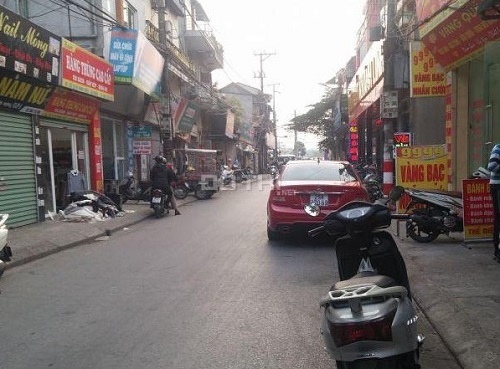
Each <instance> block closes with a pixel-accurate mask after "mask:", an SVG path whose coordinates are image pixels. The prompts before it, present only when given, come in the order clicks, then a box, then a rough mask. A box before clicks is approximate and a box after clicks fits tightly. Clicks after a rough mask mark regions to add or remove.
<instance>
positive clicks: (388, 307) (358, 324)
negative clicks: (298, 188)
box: [304, 186, 424, 369]
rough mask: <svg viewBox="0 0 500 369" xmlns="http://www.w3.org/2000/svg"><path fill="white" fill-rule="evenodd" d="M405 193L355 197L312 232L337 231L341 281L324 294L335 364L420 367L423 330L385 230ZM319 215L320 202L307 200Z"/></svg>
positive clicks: (346, 368) (327, 338) (324, 330)
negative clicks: (367, 199)
mask: <svg viewBox="0 0 500 369" xmlns="http://www.w3.org/2000/svg"><path fill="white" fill-rule="evenodd" d="M403 193H404V189H403V188H402V187H399V186H397V187H394V188H393V189H392V190H391V192H390V194H389V196H388V198H384V199H380V200H378V201H376V202H375V203H369V202H364V201H352V202H350V203H348V204H345V205H344V206H342V207H341V208H339V209H338V210H336V211H333V212H331V213H330V214H328V215H327V216H326V218H325V220H324V222H323V225H322V226H320V227H318V228H315V229H313V230H311V231H309V235H310V236H315V235H318V234H320V233H323V232H326V233H327V234H328V235H331V236H335V237H336V241H335V252H336V255H337V266H338V272H339V276H340V281H338V282H336V283H335V284H334V285H333V286H332V287H331V288H330V290H329V291H328V294H327V295H326V296H325V297H324V298H323V299H322V300H321V302H320V306H321V307H322V308H323V309H324V313H323V318H322V323H321V334H322V338H323V342H324V343H325V346H326V350H327V351H328V353H329V354H330V356H331V357H332V358H333V359H334V360H335V361H336V364H337V368H339V369H351V368H415V369H416V368H420V365H419V351H420V347H421V345H422V344H423V341H424V336H423V335H421V334H418V333H417V324H416V323H417V319H418V317H417V314H416V311H415V308H414V306H413V302H412V297H411V291H410V284H409V280H408V274H407V271H406V265H405V262H404V260H403V257H402V256H401V253H400V252H399V250H398V248H397V244H396V242H395V241H394V239H393V237H392V235H391V234H390V233H389V232H387V231H385V230H383V229H384V228H387V227H389V226H390V224H391V220H392V219H399V217H400V214H394V213H391V210H390V208H389V204H390V203H395V202H396V201H397V199H399V198H400V197H401V195H402V194H403ZM304 210H305V211H306V212H307V213H308V214H310V215H311V216H317V215H319V213H320V208H319V207H318V206H317V205H315V204H306V205H305V206H304Z"/></svg>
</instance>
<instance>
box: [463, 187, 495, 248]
mask: <svg viewBox="0 0 500 369" xmlns="http://www.w3.org/2000/svg"><path fill="white" fill-rule="evenodd" d="M462 198H463V202H464V241H472V240H484V239H492V238H493V222H494V215H493V203H492V200H491V194H490V184H489V179H479V178H478V179H464V180H462Z"/></svg>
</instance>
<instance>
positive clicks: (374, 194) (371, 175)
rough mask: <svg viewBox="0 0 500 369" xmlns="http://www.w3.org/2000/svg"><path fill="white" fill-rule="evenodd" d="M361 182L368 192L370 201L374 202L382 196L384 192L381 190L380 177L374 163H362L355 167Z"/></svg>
mask: <svg viewBox="0 0 500 369" xmlns="http://www.w3.org/2000/svg"><path fill="white" fill-rule="evenodd" d="M356 170H357V171H358V173H359V175H360V177H361V179H362V183H363V185H364V187H365V188H366V191H367V192H368V196H369V198H370V201H371V202H375V201H377V200H378V199H381V198H383V197H384V192H383V191H382V178H381V176H380V173H379V171H378V169H377V166H376V165H375V164H371V165H363V164H360V165H359V166H357V167H356Z"/></svg>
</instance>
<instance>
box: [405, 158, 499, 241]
mask: <svg viewBox="0 0 500 369" xmlns="http://www.w3.org/2000/svg"><path fill="white" fill-rule="evenodd" d="M489 176H490V173H489V171H488V170H487V169H485V168H483V167H479V168H478V170H477V171H475V172H474V173H472V176H471V178H482V179H486V178H489ZM405 192H406V193H407V194H408V196H409V197H410V203H409V204H408V205H407V206H406V210H405V213H406V214H408V219H407V220H406V234H407V235H408V236H409V237H410V238H412V239H413V240H415V241H417V242H422V243H427V242H432V241H434V240H435V239H436V238H438V236H439V235H441V234H445V235H449V234H450V233H451V232H463V230H464V220H463V214H464V211H463V207H464V206H463V199H462V193H461V192H458V191H439V190H417V189H406V190H405Z"/></svg>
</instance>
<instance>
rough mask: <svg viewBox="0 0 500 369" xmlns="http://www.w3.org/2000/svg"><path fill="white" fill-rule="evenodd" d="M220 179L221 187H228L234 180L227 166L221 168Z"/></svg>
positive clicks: (231, 171)
mask: <svg viewBox="0 0 500 369" xmlns="http://www.w3.org/2000/svg"><path fill="white" fill-rule="evenodd" d="M220 178H221V181H222V185H224V186H229V185H230V184H231V182H232V181H233V178H234V172H233V170H232V169H231V168H229V166H227V165H224V166H223V167H222V172H221V175H220Z"/></svg>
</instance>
